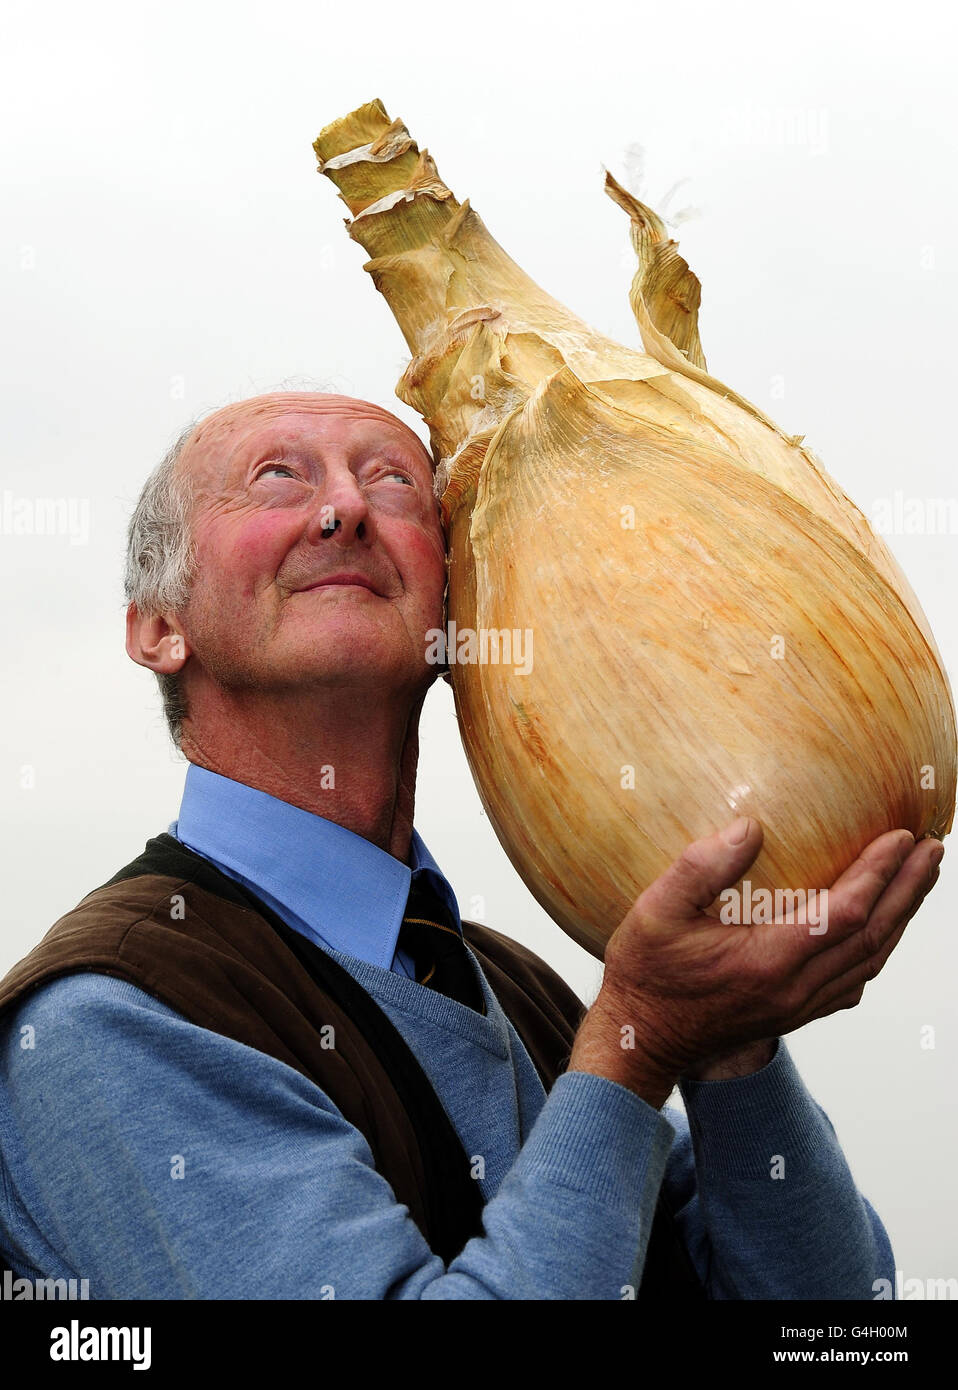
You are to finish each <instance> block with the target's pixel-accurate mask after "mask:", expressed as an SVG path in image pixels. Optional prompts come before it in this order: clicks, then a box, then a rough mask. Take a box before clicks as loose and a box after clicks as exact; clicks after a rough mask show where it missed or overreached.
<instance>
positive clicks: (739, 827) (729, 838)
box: [722, 816, 749, 845]
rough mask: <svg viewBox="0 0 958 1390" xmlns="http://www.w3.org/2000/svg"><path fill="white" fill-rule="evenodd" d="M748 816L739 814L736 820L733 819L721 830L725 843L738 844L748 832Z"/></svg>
mask: <svg viewBox="0 0 958 1390" xmlns="http://www.w3.org/2000/svg"><path fill="white" fill-rule="evenodd" d="M748 824H749V817H748V816H739V818H738V820H733V821H732V824H731V825H727V826H726V827H725V829H724V830H723V831H722V839H723V840H724V841H725V843H726V844H727V845H740V844H741V843H742V841H743V840H744V839H745V836H746V835H747V834H748Z"/></svg>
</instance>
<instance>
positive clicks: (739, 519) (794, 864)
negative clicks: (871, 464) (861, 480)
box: [314, 101, 956, 956]
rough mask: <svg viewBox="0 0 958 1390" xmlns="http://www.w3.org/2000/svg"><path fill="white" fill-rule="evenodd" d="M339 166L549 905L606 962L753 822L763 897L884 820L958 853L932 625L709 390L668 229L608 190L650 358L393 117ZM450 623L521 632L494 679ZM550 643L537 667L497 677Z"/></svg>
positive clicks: (326, 159) (473, 748)
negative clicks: (625, 234)
mask: <svg viewBox="0 0 958 1390" xmlns="http://www.w3.org/2000/svg"><path fill="white" fill-rule="evenodd" d="M314 149H315V151H316V154H317V157H318V160H319V168H320V170H321V172H322V173H324V174H326V175H328V176H329V177H330V178H331V179H332V180H333V181H334V183H335V184H336V185H337V187H338V188H339V190H340V194H341V196H342V198H343V200H344V201H345V203H346V205H347V206H348V208H349V211H350V214H351V221H349V222H348V223H347V225H348V227H349V234H350V236H351V237H352V238H354V239H355V240H356V241H358V242H359V243H360V244H361V245H362V246H363V247H364V248H365V250H366V251H367V252H368V254H369V256H370V257H371V259H370V260H369V261H368V262H367V263H366V266H365V269H366V270H368V271H369V273H370V274H371V275H372V278H373V281H374V283H375V285H376V287H377V289H379V290H380V291H381V292H382V294H383V295H384V296H385V298H386V300H387V302H388V304H389V307H390V309H391V310H392V312H393V314H394V315H395V317H396V319H397V321H398V323H399V326H400V328H401V329H402V332H403V335H404V336H405V339H406V342H407V344H408V346H409V349H410V351H411V353H412V354H413V357H412V361H411V362H410V364H409V367H408V368H407V370H406V371H405V373H404V375H403V377H402V379H401V381H400V383H399V385H398V387H397V394H398V395H399V397H400V398H401V399H402V400H403V401H405V402H407V403H408V404H409V405H411V406H413V407H414V408H415V409H416V410H418V411H419V412H420V414H421V415H422V417H423V418H424V420H425V421H426V423H427V424H428V426H429V430H430V436H431V441H432V445H433V450H434V454H435V456H436V460H437V465H438V467H437V478H438V480H439V486H440V488H441V500H442V512H443V519H444V523H445V526H446V530H447V536H448V542H449V589H448V618H449V621H450V628H449V629H448V633H447V636H448V638H449V642H448V644H447V654H448V656H449V658H450V661H451V665H450V671H451V683H452V687H453V691H454V695H455V703H456V711H457V715H458V719H459V726H460V730H461V734H462V738H463V742H464V746H465V749H466V754H467V757H468V760H469V764H470V767H471V769H472V772H473V775H474V777H475V781H476V785H477V787H478V790H479V795H480V797H481V799H482V802H483V804H484V806H485V808H486V811H487V812H488V815H489V818H490V821H491V823H492V825H493V827H494V828H495V831H496V833H497V835H498V836H499V839H500V841H501V843H502V844H503V846H504V848H505V850H506V852H507V854H508V855H509V857H510V859H511V861H512V863H513V864H514V865H515V867H516V869H517V870H518V872H519V873H520V875H521V876H522V878H523V880H524V881H525V883H526V884H527V886H528V887H529V889H530V890H531V892H532V893H533V894H534V895H535V897H536V898H537V899H538V901H539V902H540V903H541V904H542V905H543V907H544V908H545V909H546V911H547V912H548V913H549V914H550V916H551V917H552V918H553V919H554V920H555V921H556V922H558V923H559V925H560V926H561V927H562V928H563V930H565V931H566V932H567V933H568V934H569V935H570V936H571V937H573V938H574V939H575V940H576V941H578V942H579V943H580V944H581V945H582V946H584V947H585V948H586V949H587V950H589V951H591V952H592V953H593V954H594V955H596V956H601V955H602V953H603V950H604V946H605V942H606V941H607V939H608V937H609V935H610V934H611V932H612V931H613V930H614V928H615V927H616V925H617V924H618V922H619V921H620V920H621V919H622V917H623V916H624V914H625V912H626V911H627V910H628V908H629V906H630V905H631V903H632V902H633V901H634V899H635V898H636V897H637V895H638V894H639V893H640V892H641V891H642V890H643V889H644V888H645V887H647V886H648V884H649V883H650V882H651V881H652V880H653V879H654V878H655V877H657V876H658V874H660V873H661V872H662V870H663V869H665V868H666V866H667V865H668V864H669V863H670V862H671V861H672V860H673V859H674V858H675V857H676V856H677V855H678V854H679V853H680V851H681V850H682V848H683V847H684V846H685V845H686V844H687V843H688V842H689V841H691V840H694V839H696V838H698V837H700V836H702V835H705V834H708V833H709V832H710V831H712V830H714V829H715V828H717V827H718V826H720V825H722V824H724V823H726V822H727V821H728V820H729V819H731V818H732V817H733V816H734V815H736V814H750V815H753V816H756V817H757V818H758V819H759V820H760V821H761V822H762V825H763V826H764V830H765V840H764V844H763V848H762V851H761V853H760V855H759V857H758V859H757V860H756V861H755V863H754V865H753V866H752V867H751V869H750V870H749V872H748V875H747V877H748V879H749V881H750V891H751V893H752V894H755V893H757V892H758V890H760V889H770V890H772V891H773V892H774V891H775V890H779V892H780V893H781V892H783V891H784V892H788V893H792V894H794V893H795V891H796V890H799V891H804V890H812V889H814V888H822V887H827V886H828V885H829V884H831V883H832V882H833V881H834V879H835V878H836V877H837V876H838V875H839V874H840V873H841V872H842V870H843V869H845V868H846V867H847V866H848V865H849V864H850V863H851V862H852V861H853V860H854V859H855V857H856V856H857V855H858V854H859V853H860V851H861V850H862V849H863V848H864V846H865V845H866V844H867V843H868V842H869V841H870V840H872V839H874V838H875V837H876V836H878V835H880V834H881V833H882V832H883V831H886V830H890V829H893V828H896V827H902V826H903V827H906V828H907V829H909V830H911V831H912V832H913V833H914V835H915V836H916V837H919V836H921V835H924V834H931V835H936V836H939V837H941V836H943V835H944V834H946V833H947V832H948V831H949V830H950V828H951V824H952V818H953V814H954V804H955V773H956V768H955V759H956V739H955V714H954V706H953V703H952V698H951V691H950V688H949V684H948V679H947V676H946V675H945V672H944V668H943V665H942V661H941V658H940V655H939V653H938V650H937V647H936V645H935V641H934V638H933V636H932V634H931V631H930V629H929V626H928V622H927V619H926V618H925V615H924V613H923V612H922V610H921V607H920V606H919V603H918V600H917V599H916V597H915V595H914V593H913V592H912V590H911V588H910V587H909V585H908V582H907V580H906V579H905V577H904V575H903V574H902V573H901V570H900V569H899V567H898V565H897V563H896V561H895V560H894V558H893V556H892V555H891V553H890V552H889V550H888V549H887V548H886V546H885V545H884V544H883V542H882V541H881V539H880V538H879V537H878V536H877V535H876V534H875V533H874V531H873V530H872V529H871V527H870V526H869V524H868V522H867V520H866V518H865V517H864V516H863V514H862V513H861V512H860V511H859V510H858V508H857V507H856V506H855V505H854V504H853V503H852V502H851V501H850V500H849V499H848V497H846V495H845V494H844V492H843V491H842V490H841V488H839V487H838V486H837V485H836V484H835V482H834V481H833V480H832V479H831V478H830V477H829V476H828V475H827V474H826V472H825V471H824V469H823V467H822V465H821V463H820V462H819V461H818V460H817V459H816V458H815V456H814V455H813V454H812V453H811V452H810V450H809V449H807V448H806V447H804V445H803V443H802V437H788V436H786V435H785V434H783V433H782V431H781V430H780V429H779V428H778V427H777V426H776V425H775V424H774V422H773V421H771V420H770V419H769V418H768V417H767V416H766V415H764V414H763V413H762V411H760V410H758V409H757V408H756V407H755V406H754V405H751V404H750V403H749V402H748V401H746V400H744V399H743V398H742V397H741V396H739V395H737V394H736V393H735V392H734V391H731V390H730V389H729V388H728V387H726V386H724V385H723V384H722V383H721V382H719V381H717V380H716V379H715V378H714V377H712V376H710V375H709V373H708V371H707V368H706V363H705V358H704V356H703V354H702V349H701V345H700V342H699V336H698V322H697V320H698V306H699V295H700V287H699V282H698V280H697V279H696V277H695V275H694V274H693V273H692V272H691V271H690V269H689V267H688V265H687V264H686V262H685V261H684V260H683V259H682V258H681V257H680V256H679V255H678V254H677V251H676V247H675V242H674V241H672V240H670V239H669V238H668V236H667V234H666V230H665V227H664V224H663V223H662V221H661V219H660V218H659V217H657V216H656V214H655V213H654V212H652V211H651V210H650V209H649V208H647V207H645V206H644V205H643V204H642V203H640V202H638V200H637V199H635V198H634V197H632V196H631V195H630V194H629V193H628V192H627V191H626V190H625V189H623V188H622V187H620V186H619V184H617V183H616V181H615V180H614V179H613V178H612V177H611V175H607V176H606V191H607V192H608V193H609V194H610V195H611V196H612V197H613V198H614V199H615V201H616V202H617V203H618V204H619V205H620V206H621V207H622V208H623V209H624V210H625V211H626V212H627V213H628V215H629V217H630V219H631V229H632V242H633V246H634V248H635V251H636V253H637V255H638V261H639V266H638V271H637V273H636V275H635V278H634V280H633V283H632V291H631V302H632V307H633V310H634V312H635V316H636V319H637V321H638V326H639V331H640V334H641V338H642V343H643V346H644V348H645V352H644V353H643V352H639V351H637V350H635V349H633V348H628V347H623V346H621V345H619V344H618V343H615V342H613V341H612V340H611V339H609V338H607V337H605V336H603V335H602V334H600V333H597V332H595V331H594V330H593V329H591V328H590V327H589V326H588V324H586V323H584V322H583V321H582V320H581V319H579V318H577V317H576V316H575V315H574V314H572V313H570V311H569V310H568V309H566V308H564V307H563V305H561V304H559V303H558V302H557V301H556V300H554V299H552V298H551V297H550V296H549V295H547V294H545V293H544V292H543V291H542V290H541V289H539V287H538V286H537V285H536V284H534V283H533V281H532V280H530V279H529V277H528V276H527V275H525V274H524V272H523V271H522V270H521V269H520V268H519V267H518V266H517V265H516V264H515V262H513V261H512V260H511V259H510V258H509V256H507V255H506V253H505V252H504V251H503V249H502V248H501V247H500V246H499V245H498V243H497V242H496V241H494V240H493V238H492V237H491V236H490V235H489V233H488V232H487V230H486V228H485V226H484V225H483V223H482V221H481V220H480V219H479V217H478V216H477V215H476V213H475V212H474V211H473V210H472V209H471V208H470V206H469V203H468V201H466V202H464V203H459V202H457V200H456V199H455V198H454V197H453V195H452V193H451V192H450V190H449V189H448V188H447V187H446V186H445V184H444V183H443V182H442V180H441V179H440V177H439V174H438V172H437V170H436V166H435V164H434V162H433V160H432V159H431V158H430V156H429V154H428V152H427V151H426V150H422V151H420V150H419V148H418V147H417V145H416V144H415V143H414V142H413V140H412V139H411V137H410V135H409V132H408V131H407V130H406V128H405V126H404V125H403V124H402V122H401V121H398V120H395V121H390V119H389V117H388V115H387V114H386V111H385V109H384V108H383V106H382V104H381V103H380V102H379V101H373V102H370V103H369V104H367V105H365V106H362V107H360V108H359V109H357V110H356V111H353V112H351V113H350V114H349V115H347V116H345V117H343V118H342V119H341V120H338V121H335V122H334V123H333V124H331V125H329V126H327V127H326V128H325V129H324V130H323V131H322V133H321V134H320V135H319V137H318V139H317V140H316V142H315V145H314ZM452 623H455V624H456V629H457V630H458V633H459V635H460V639H461V637H462V634H463V633H470V632H471V633H473V634H483V633H486V634H488V633H492V634H498V637H497V638H496V639H495V640H494V641H492V642H491V643H490V644H489V645H488V646H487V647H486V648H485V654H486V659H485V660H484V661H483V660H480V661H476V660H471V661H470V660H462V659H456V658H457V647H458V642H457V641H456V640H454V638H453V630H452V627H451V624H452ZM527 632H531V633H532V638H533V645H532V657H533V659H532V661H531V669H523V666H525V667H526V668H528V667H529V666H530V663H529V661H528V660H526V659H525V658H524V661H523V663H521V664H520V663H519V662H518V661H517V660H515V659H513V660H512V661H511V662H510V661H506V660H503V659H499V660H496V659H495V658H496V657H497V656H499V657H502V656H503V655H504V654H505V652H504V647H501V646H499V645H498V643H499V640H500V639H502V638H503V635H504V634H506V633H509V634H524V633H527ZM779 900H780V899H776V901H779Z"/></svg>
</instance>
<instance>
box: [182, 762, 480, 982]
mask: <svg viewBox="0 0 958 1390" xmlns="http://www.w3.org/2000/svg"><path fill="white" fill-rule="evenodd" d="M169 833H170V834H171V835H173V836H175V837H176V838H177V839H178V840H180V841H181V843H182V844H184V845H186V846H187V847H188V848H189V849H192V850H195V851H196V853H197V854H202V855H203V857H204V858H206V859H210V860H212V862H213V863H214V864H216V865H217V867H218V868H220V869H222V870H223V872H224V873H225V874H227V875H229V877H230V878H234V879H236V880H237V881H238V882H240V883H242V884H243V885H244V886H245V887H247V888H248V889H249V890H250V892H252V893H255V894H256V895H257V897H259V898H261V899H262V901H263V902H265V903H266V905H267V906H268V907H270V908H272V910H273V911H274V912H276V913H278V914H279V916H280V917H282V918H283V920H284V921H286V922H289V924H290V926H293V927H295V928H296V929H297V930H298V931H301V932H303V933H304V935H306V936H308V937H310V938H311V939H312V940H314V941H316V942H317V944H318V945H320V946H323V947H332V948H333V949H334V950H338V951H344V952H346V953H347V954H349V955H353V956H358V957H359V958H360V959H361V960H364V961H368V963H369V964H370V965H378V966H380V967H381V968H382V969H384V970H389V969H390V968H391V967H392V962H393V957H394V955H395V953H396V941H397V938H398V936H399V928H400V926H401V925H402V917H403V910H404V909H405V906H406V900H407V898H408V897H409V888H410V885H411V882H412V879H413V876H414V875H416V877H417V879H418V877H419V876H420V875H422V876H425V878H426V880H427V882H428V883H429V886H430V887H431V888H432V889H433V890H434V891H435V892H437V893H438V894H439V895H440V897H441V898H442V899H443V901H444V902H445V903H446V904H447V906H448V907H449V910H450V912H451V913H452V916H453V920H454V921H455V923H456V926H457V927H458V929H459V931H460V933H461V931H462V923H461V920H460V916H459V906H458V904H457V902H456V896H455V894H454V893H453V891H452V887H451V886H450V884H449V882H448V880H447V879H446V878H445V876H444V875H443V873H442V870H441V869H440V868H439V865H438V864H437V863H436V861H435V859H433V857H432V855H431V854H430V853H429V850H428V849H427V848H426V845H425V844H424V843H423V840H422V838H421V837H420V835H419V834H418V832H417V831H416V830H415V829H414V830H413V832H412V843H411V846H410V854H409V860H410V862H409V863H408V864H403V863H402V862H401V861H400V860H398V859H396V858H395V857H394V856H393V855H391V854H389V853H387V852H386V851H385V850H382V849H380V848H379V847H378V846H377V845H374V844H373V843H372V842H371V841H370V840H365V839H363V837H362V836H361V835H357V834H355V833H354V832H353V831H352V830H346V829H345V828H344V827H343V826H341V825H337V824H336V823H335V821H330V820H326V819H325V818H324V817H323V816H317V815H315V814H314V813H313V812H311V811H304V810H302V809H301V808H300V807H299V806H291V805H290V804H289V803H288V802H286V801H280V800H278V798H276V797H275V796H270V795H269V793H268V792H263V791H259V790H257V788H255V787H247V786H246V785H245V784H244V783H242V782H235V781H233V779H232V778H229V777H222V776H220V774H219V773H216V772H210V771H209V770H208V769H207V768H204V767H199V766H197V764H195V763H191V764H190V766H189V768H188V769H187V773H186V783H185V786H184V788H183V799H182V802H181V804H180V813H179V818H178V819H177V820H175V821H174V822H173V823H172V825H171V826H170V827H169Z"/></svg>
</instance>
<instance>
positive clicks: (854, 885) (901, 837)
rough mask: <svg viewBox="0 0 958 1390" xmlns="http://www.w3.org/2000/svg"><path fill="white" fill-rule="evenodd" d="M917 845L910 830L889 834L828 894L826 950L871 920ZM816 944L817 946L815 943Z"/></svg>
mask: <svg viewBox="0 0 958 1390" xmlns="http://www.w3.org/2000/svg"><path fill="white" fill-rule="evenodd" d="M914 844H915V837H914V835H912V833H911V831H910V830H889V831H888V832H887V833H886V834H884V835H879V837H878V839H877V840H872V842H871V844H869V845H866V847H865V849H863V850H862V852H861V854H860V855H859V856H858V858H857V859H856V860H855V862H854V864H852V865H850V867H849V868H847V869H846V870H845V872H844V873H843V874H842V875H841V876H840V877H839V878H837V879H836V880H835V882H834V883H833V884H832V886H831V888H829V890H828V935H827V940H825V941H824V942H823V948H824V949H826V950H827V949H828V948H829V947H835V946H837V945H838V944H839V943H841V942H842V941H844V940H846V939H847V938H848V937H850V936H851V935H852V934H853V933H855V932H857V931H858V930H859V929H860V928H861V927H863V926H864V925H865V923H866V922H868V920H869V919H870V917H871V914H872V912H873V910H874V908H875V905H876V904H877V902H878V900H879V898H880V897H881V896H882V894H883V893H884V892H885V889H886V888H887V887H888V885H889V884H890V883H891V882H892V880H893V879H894V878H895V876H896V874H897V873H898V871H899V869H900V868H901V867H902V865H903V864H904V862H905V860H906V858H907V857H908V855H909V853H910V852H911V851H912V849H913V847H914ZM812 944H814V943H812Z"/></svg>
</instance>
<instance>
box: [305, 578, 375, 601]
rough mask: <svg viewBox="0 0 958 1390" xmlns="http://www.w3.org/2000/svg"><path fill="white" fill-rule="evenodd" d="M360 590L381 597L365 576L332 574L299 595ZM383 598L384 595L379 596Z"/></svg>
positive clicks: (306, 588)
mask: <svg viewBox="0 0 958 1390" xmlns="http://www.w3.org/2000/svg"><path fill="white" fill-rule="evenodd" d="M334 586H335V587H342V588H350V587H352V588H359V589H368V590H369V591H370V593H373V594H377V595H379V590H378V589H377V588H376V587H375V586H374V585H373V582H372V580H371V579H369V578H367V576H366V575H365V574H354V573H346V572H344V573H343V574H330V575H327V576H326V578H325V579H317V581H316V583H315V584H308V585H307V586H306V587H305V589H300V590H298V591H297V592H298V593H311V592H312V590H314V589H325V588H330V587H334ZM379 596H380V597H382V595H379Z"/></svg>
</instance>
